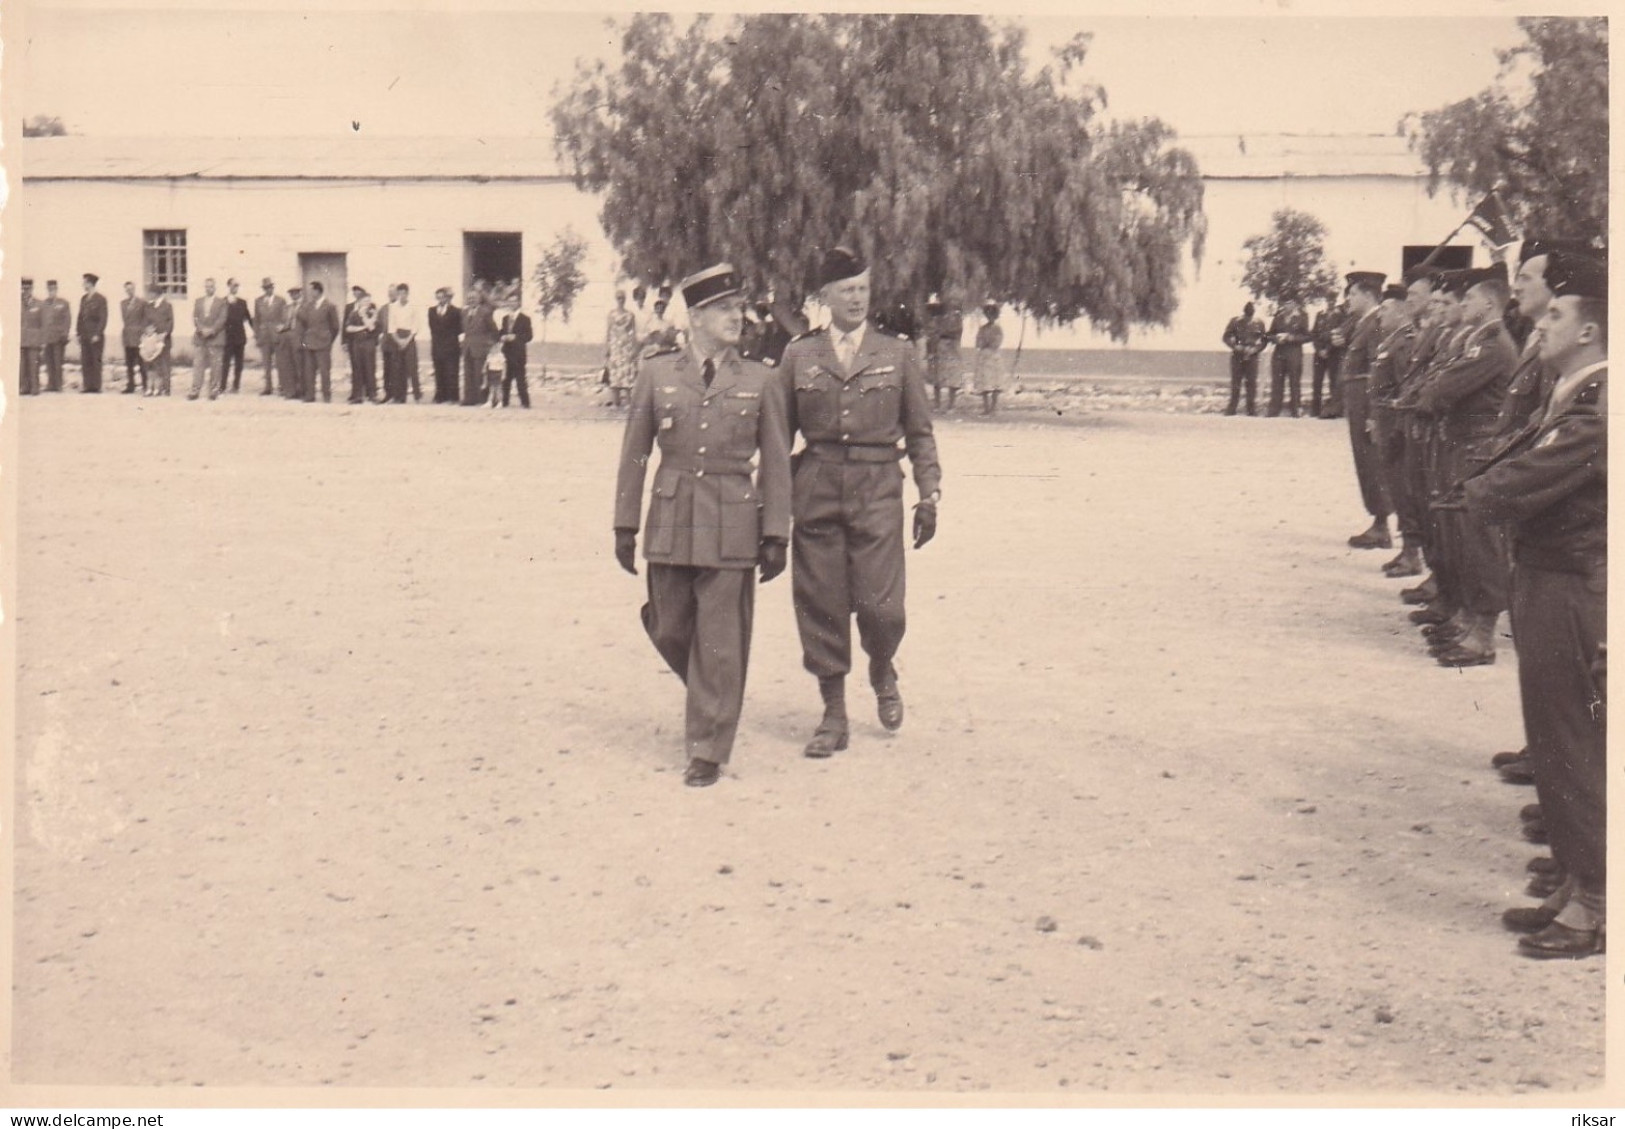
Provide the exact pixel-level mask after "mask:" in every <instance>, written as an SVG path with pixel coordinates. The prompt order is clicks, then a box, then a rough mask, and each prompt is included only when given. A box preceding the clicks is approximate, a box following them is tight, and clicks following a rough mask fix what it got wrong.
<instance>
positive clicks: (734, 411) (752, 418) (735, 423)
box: [722, 394, 762, 459]
mask: <svg viewBox="0 0 1625 1129" xmlns="http://www.w3.org/2000/svg"><path fill="white" fill-rule="evenodd" d="M722 406H723V410H724V411H725V412H726V413H727V418H728V431H727V435H728V442H729V446H730V448H731V449H730V451H729V452H728V453H729V454H730V455H734V456H737V457H739V458H744V459H748V458H750V457H751V456H752V455H754V454H755V453H756V427H757V422H758V421H759V420H760V419H761V415H762V398H761V397H760V396H740V395H737V394H730V395H728V396H725V397H724V398H723V401H722Z"/></svg>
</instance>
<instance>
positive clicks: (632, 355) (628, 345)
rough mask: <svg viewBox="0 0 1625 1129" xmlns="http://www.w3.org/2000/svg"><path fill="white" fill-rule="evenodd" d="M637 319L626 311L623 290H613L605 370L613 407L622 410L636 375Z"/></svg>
mask: <svg viewBox="0 0 1625 1129" xmlns="http://www.w3.org/2000/svg"><path fill="white" fill-rule="evenodd" d="M638 346H639V342H638V319H637V318H636V317H635V316H634V315H633V313H632V311H631V310H629V309H627V308H626V291H625V290H617V291H615V308H614V309H613V310H611V311H610V312H609V331H608V333H607V335H606V337H605V340H604V369H605V371H606V372H607V373H608V376H609V389H610V392H611V393H612V394H613V395H614V397H615V406H616V407H617V408H619V407H624V406H625V405H626V403H627V400H628V397H629V396H630V395H631V392H632V382H633V381H634V380H636V379H637V375H638Z"/></svg>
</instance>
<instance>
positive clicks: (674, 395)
mask: <svg viewBox="0 0 1625 1129" xmlns="http://www.w3.org/2000/svg"><path fill="white" fill-rule="evenodd" d="M681 285H682V291H683V301H684V302H685V303H686V304H687V306H688V314H689V328H690V337H689V344H688V346H687V348H685V349H679V348H676V347H669V348H666V349H663V350H661V351H660V352H657V353H655V354H653V355H652V356H649V357H647V358H645V360H644V361H643V363H642V365H641V366H639V370H638V375H637V380H636V382H635V384H634V385H633V388H632V403H631V410H630V412H629V413H628V415H627V420H626V435H625V439H624V441H623V442H622V444H621V462H620V473H619V475H618V477H617V480H616V484H615V557H616V560H617V561H619V562H620V565H621V567H622V568H624V569H625V570H626V571H627V572H630V573H634V574H635V573H636V572H637V565H636V563H635V558H636V554H637V530H638V516H639V510H640V508H641V505H642V496H643V480H644V475H645V471H646V469H647V465H648V459H649V452H650V450H651V449H652V448H653V447H654V445H655V444H657V443H658V444H659V447H660V463H659V465H658V467H657V468H656V470H655V477H654V487H653V489H652V491H651V494H650V498H649V513H648V518H647V521H646V522H645V524H644V527H643V555H644V559H645V560H646V561H648V568H649V576H648V585H649V602H648V603H646V604H644V605H643V613H642V614H643V626H644V629H645V630H646V631H647V632H648V633H649V638H650V640H651V641H652V642H653V643H654V645H655V649H656V650H657V651H659V652H660V656H661V657H662V658H663V659H665V660H666V663H667V665H669V666H670V667H671V668H672V670H673V671H675V672H676V673H677V676H678V677H679V678H681V679H682V680H683V682H684V684H685V686H686V687H687V691H688V704H687V717H686V721H685V724H684V734H685V744H686V746H687V753H688V767H687V770H686V771H685V773H684V776H683V782H684V783H685V784H688V785H690V786H693V787H705V786H706V785H709V784H714V783H715V782H716V780H717V775H718V766H720V765H723V764H726V763H727V762H728V759H729V756H730V754H731V752H732V750H733V743H734V735H735V733H736V732H737V730H738V727H739V711H740V706H741V704H742V703H743V701H744V695H745V667H746V664H747V661H748V660H749V658H750V637H751V620H752V614H753V611H754V608H755V600H756V580H755V576H754V575H753V574H752V570H753V569H754V568H756V567H757V566H758V565H760V567H761V573H762V580H763V582H766V581H769V580H772V579H773V578H774V577H775V576H777V575H778V574H779V573H780V572H782V571H784V566H785V557H786V548H785V546H786V543H787V541H788V538H789V533H790V429H789V423H788V421H787V419H786V417H785V405H784V393H783V390H782V389H781V387H780V385H779V384H778V383H777V382H776V381H775V380H774V379H773V371H772V370H771V369H769V368H767V367H766V366H764V365H762V364H760V363H758V362H756V361H748V360H744V359H742V358H741V357H740V356H739V353H738V348H737V347H738V343H739V335H740V330H741V328H742V327H743V320H744V299H743V297H742V295H741V292H740V286H739V278H738V275H737V274H736V273H735V272H734V269H733V267H732V266H730V265H729V264H727V263H719V264H717V265H716V266H714V267H710V268H708V269H706V270H703V271H700V272H698V273H696V274H693V275H690V276H689V277H688V278H685V279H684V280H683V282H682V284H681ZM758 456H759V460H760V464H759V467H754V468H753V466H752V463H751V460H752V459H753V458H757V457H758ZM753 470H754V471H755V473H754V476H753V474H752V471H753Z"/></svg>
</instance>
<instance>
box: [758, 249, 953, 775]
mask: <svg viewBox="0 0 1625 1129" xmlns="http://www.w3.org/2000/svg"><path fill="white" fill-rule="evenodd" d="M818 282H819V286H820V293H821V296H822V299H823V301H824V304H825V305H827V306H828V307H829V310H830V315H831V318H832V323H831V325H830V326H829V327H828V328H827V329H822V330H817V331H815V332H813V333H808V334H804V335H802V336H800V337H798V338H796V339H795V340H794V341H792V342H790V344H789V345H788V346H787V347H786V348H785V351H784V359H783V361H782V362H781V363H780V365H779V371H780V372H781V373H783V377H782V379H783V387H784V389H785V392H786V394H787V396H788V400H789V405H788V406H789V415H790V434H791V436H792V438H793V437H794V434H795V432H796V431H797V430H799V431H800V432H801V434H802V436H803V437H804V438H805V439H806V443H807V445H806V449H805V450H804V451H802V452H801V454H800V455H799V456H798V460H797V466H796V470H795V535H794V546H795V562H794V577H793V581H794V593H795V606H796V626H797V627H798V628H799V630H800V633H801V651H802V663H803V665H805V666H806V668H807V670H809V671H810V672H812V673H813V674H815V675H817V676H818V689H819V692H820V693H821V694H822V695H823V699H824V716H823V720H821V721H820V722H819V723H818V728H817V729H816V730H815V731H814V732H813V736H812V740H811V741H810V742H808V744H807V747H806V750H805V752H806V755H807V756H809V757H827V756H829V755H830V754H832V753H835V752H837V751H839V750H841V749H844V748H846V746H847V741H848V725H847V718H846V675H847V672H848V671H849V670H851V668H852V617H853V616H854V615H856V616H857V621H858V635H859V638H860V639H861V640H862V643H863V649H864V651H866V652H867V653H868V655H869V684H870V685H871V686H873V687H874V691H875V698H876V701H877V705H878V708H879V715H880V724H881V725H883V726H885V728H887V729H889V730H895V729H898V728H900V727H901V726H902V724H903V698H902V695H901V693H900V692H899V691H898V687H897V669H896V668H895V667H894V666H893V665H892V658H893V656H894V655H896V653H897V647H898V644H899V643H901V642H902V639H903V631H904V628H905V619H904V609H903V592H904V585H903V475H902V471H901V470H900V469H899V467H898V466H897V461H898V459H899V458H901V457H902V455H903V453H904V451H906V452H907V454H908V459H909V463H910V464H911V465H912V466H913V468H914V484H915V486H916V488H917V489H918V490H919V493H920V501H919V503H918V504H917V505H916V506H915V507H914V547H915V548H916V549H918V548H921V547H922V546H924V545H925V543H926V542H927V541H930V540H931V538H932V537H933V536H935V534H936V531H937V504H938V502H939V501H940V500H941V498H942V491H941V490H940V489H939V486H940V483H941V481H942V470H941V468H940V467H939V466H938V465H937V443H936V439H935V438H934V437H933V436H932V433H931V405H930V403H929V402H928V401H927V400H926V396H925V381H924V379H923V377H922V376H921V374H920V367H919V360H918V357H917V355H916V353H915V351H914V346H913V345H912V344H911V343H909V342H908V341H905V340H903V339H901V338H898V337H892V336H889V335H887V334H885V333H882V332H881V331H879V330H878V329H872V328H870V327H868V326H867V325H866V324H865V319H866V318H868V316H869V268H868V265H867V264H866V263H864V261H863V259H862V258H860V257H859V256H858V255H857V254H855V253H853V252H852V251H849V250H847V249H846V248H844V247H837V248H835V249H833V250H831V251H829V252H828V253H827V254H826V255H825V256H824V260H823V263H822V265H821V266H820V269H819V272H818ZM899 441H901V442H902V444H903V448H902V449H899V447H898V443H899Z"/></svg>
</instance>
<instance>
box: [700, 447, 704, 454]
mask: <svg viewBox="0 0 1625 1129" xmlns="http://www.w3.org/2000/svg"><path fill="white" fill-rule="evenodd" d="M700 454H702V455H703V454H705V448H704V447H701V448H700Z"/></svg>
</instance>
